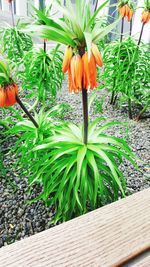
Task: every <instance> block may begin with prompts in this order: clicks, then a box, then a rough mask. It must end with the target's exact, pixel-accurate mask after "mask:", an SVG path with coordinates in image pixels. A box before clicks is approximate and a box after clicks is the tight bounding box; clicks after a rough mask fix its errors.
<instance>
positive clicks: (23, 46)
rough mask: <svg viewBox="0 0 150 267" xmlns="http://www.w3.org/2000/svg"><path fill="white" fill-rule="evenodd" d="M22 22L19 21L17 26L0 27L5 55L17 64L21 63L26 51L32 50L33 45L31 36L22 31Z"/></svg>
mask: <svg viewBox="0 0 150 267" xmlns="http://www.w3.org/2000/svg"><path fill="white" fill-rule="evenodd" d="M21 28H22V24H21V22H20V21H18V22H17V25H16V26H15V27H13V28H12V27H7V28H1V29H0V35H1V40H2V41H1V42H2V47H3V53H4V55H5V56H6V57H7V58H8V59H10V60H11V61H13V62H14V63H15V64H17V65H20V64H21V63H23V62H22V58H23V57H24V55H25V53H26V52H28V51H30V50H31V49H32V47H33V42H32V39H31V37H30V36H29V35H28V34H26V33H24V32H22V31H21Z"/></svg>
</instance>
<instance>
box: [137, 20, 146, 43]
mask: <svg viewBox="0 0 150 267" xmlns="http://www.w3.org/2000/svg"><path fill="white" fill-rule="evenodd" d="M144 25H145V23H143V25H142V28H141V33H140V37H139V41H138V44H137V45H138V46H139V45H140V43H141V39H142V35H143V30H144Z"/></svg>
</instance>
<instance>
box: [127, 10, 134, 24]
mask: <svg viewBox="0 0 150 267" xmlns="http://www.w3.org/2000/svg"><path fill="white" fill-rule="evenodd" d="M133 14H134V12H133V10H132V9H131V8H130V10H129V14H128V21H131V19H132V18H133Z"/></svg>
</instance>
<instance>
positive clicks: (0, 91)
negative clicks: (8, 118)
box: [0, 87, 6, 108]
mask: <svg viewBox="0 0 150 267" xmlns="http://www.w3.org/2000/svg"><path fill="white" fill-rule="evenodd" d="M5 101H6V93H5V90H4V88H3V87H0V107H1V108H3V107H4V106H5Z"/></svg>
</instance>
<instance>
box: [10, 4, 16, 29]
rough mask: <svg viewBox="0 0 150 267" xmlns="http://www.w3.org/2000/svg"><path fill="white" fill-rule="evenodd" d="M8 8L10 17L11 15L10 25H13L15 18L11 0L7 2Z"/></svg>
mask: <svg viewBox="0 0 150 267" xmlns="http://www.w3.org/2000/svg"><path fill="white" fill-rule="evenodd" d="M9 9H10V12H11V17H12V26H13V27H15V19H14V12H13V4H12V1H11V2H10V3H9Z"/></svg>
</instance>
